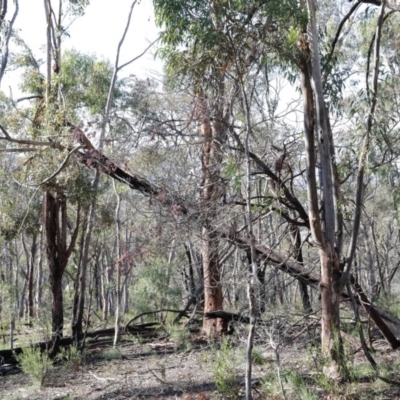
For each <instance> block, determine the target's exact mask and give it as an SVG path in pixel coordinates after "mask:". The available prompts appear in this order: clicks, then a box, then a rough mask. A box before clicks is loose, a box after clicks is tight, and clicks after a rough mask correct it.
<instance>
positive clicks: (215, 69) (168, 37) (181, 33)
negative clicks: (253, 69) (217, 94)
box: [154, 0, 307, 88]
mask: <svg viewBox="0 0 400 400" xmlns="http://www.w3.org/2000/svg"><path fill="white" fill-rule="evenodd" d="M154 5H155V12H156V22H157V24H158V26H160V27H161V28H162V29H163V30H162V32H161V34H160V37H161V42H162V44H163V47H162V48H161V49H160V50H159V53H158V54H159V55H160V56H161V58H163V59H165V60H166V61H167V74H168V76H169V77H170V78H172V82H174V79H176V78H177V77H180V78H182V77H186V78H188V79H189V82H190V84H191V85H194V87H196V88H197V87H199V86H200V87H208V88H217V87H218V85H219V84H220V81H221V77H223V75H224V73H225V72H226V71H227V70H228V69H230V68H231V67H232V66H237V67H238V68H243V67H244V65H245V60H244V59H245V58H246V57H247V55H248V54H249V53H250V52H251V50H252V46H253V44H254V43H260V46H261V48H262V47H265V48H268V49H269V50H271V51H272V53H274V52H278V53H279V54H280V55H281V56H283V57H284V58H285V57H287V56H288V55H289V53H290V50H293V49H291V48H289V49H287V48H284V46H282V37H284V36H285V35H286V33H287V32H288V31H290V32H296V31H297V30H299V29H300V28H301V27H303V26H305V24H306V23H307V14H306V12H305V11H304V10H303V9H302V8H301V6H300V5H299V4H298V2H297V1H294V0H272V1H268V2H265V1H261V0H255V1H251V2H247V1H243V0H234V1H229V2H228V1H216V2H213V3H212V5H211V6H210V4H209V3H207V2H203V1H199V0H186V1H178V0H173V1H170V0H155V1H154ZM289 36H290V35H289ZM292 36H293V35H292ZM296 36H297V33H296ZM289 39H290V38H289ZM288 43H289V44H290V40H289V41H288ZM293 43H295V41H293ZM246 53H247V54H246ZM265 54H266V53H265ZM238 58H240V59H241V62H240V66H239V65H238V63H237V61H238V60H237V59H238ZM262 58H263V57H261V59H262ZM289 58H290V57H289ZM176 82H177V81H176V80H175V83H176ZM180 84H182V79H180Z"/></svg>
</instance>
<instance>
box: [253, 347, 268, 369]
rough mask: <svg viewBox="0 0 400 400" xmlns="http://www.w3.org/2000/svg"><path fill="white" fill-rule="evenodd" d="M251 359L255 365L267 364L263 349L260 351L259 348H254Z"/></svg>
mask: <svg viewBox="0 0 400 400" xmlns="http://www.w3.org/2000/svg"><path fill="white" fill-rule="evenodd" d="M251 359H252V362H253V364H255V365H264V364H266V360H265V357H264V356H263V354H262V349H260V348H259V347H253V350H252V352H251Z"/></svg>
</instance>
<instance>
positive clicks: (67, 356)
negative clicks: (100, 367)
mask: <svg viewBox="0 0 400 400" xmlns="http://www.w3.org/2000/svg"><path fill="white" fill-rule="evenodd" d="M56 360H59V361H61V362H63V363H64V365H65V366H66V367H67V369H71V370H74V371H75V370H77V369H78V368H79V366H80V365H81V364H82V362H83V359H82V354H81V352H80V351H79V350H78V348H77V347H76V346H70V347H68V348H67V347H62V348H61V350H60V353H59V354H58V355H57V357H56Z"/></svg>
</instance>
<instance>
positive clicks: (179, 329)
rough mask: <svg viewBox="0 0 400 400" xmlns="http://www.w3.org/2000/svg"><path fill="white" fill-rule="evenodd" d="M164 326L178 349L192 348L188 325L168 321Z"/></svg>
mask: <svg viewBox="0 0 400 400" xmlns="http://www.w3.org/2000/svg"><path fill="white" fill-rule="evenodd" d="M164 328H165V330H166V331H167V334H168V336H169V337H170V339H171V340H172V341H173V342H174V345H175V349H176V350H189V349H190V348H191V343H190V332H189V329H188V328H187V327H185V326H181V325H178V324H174V323H169V322H167V323H166V324H165V326H164Z"/></svg>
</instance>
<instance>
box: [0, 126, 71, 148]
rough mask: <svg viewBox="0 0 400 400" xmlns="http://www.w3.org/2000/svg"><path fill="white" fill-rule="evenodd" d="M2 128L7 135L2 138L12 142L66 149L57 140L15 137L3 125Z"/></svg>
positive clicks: (0, 128)
mask: <svg viewBox="0 0 400 400" xmlns="http://www.w3.org/2000/svg"><path fill="white" fill-rule="evenodd" d="M0 130H1V131H2V132H3V134H4V136H5V137H0V140H7V141H8V142H11V143H17V144H26V145H29V146H48V147H54V148H56V149H59V150H62V149H64V146H62V145H61V144H60V143H57V142H51V141H48V142H39V141H36V140H26V139H14V138H12V137H11V136H10V134H9V133H8V132H7V130H6V129H5V128H4V126H2V125H0Z"/></svg>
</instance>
